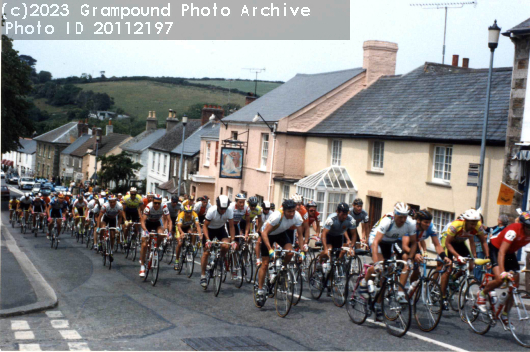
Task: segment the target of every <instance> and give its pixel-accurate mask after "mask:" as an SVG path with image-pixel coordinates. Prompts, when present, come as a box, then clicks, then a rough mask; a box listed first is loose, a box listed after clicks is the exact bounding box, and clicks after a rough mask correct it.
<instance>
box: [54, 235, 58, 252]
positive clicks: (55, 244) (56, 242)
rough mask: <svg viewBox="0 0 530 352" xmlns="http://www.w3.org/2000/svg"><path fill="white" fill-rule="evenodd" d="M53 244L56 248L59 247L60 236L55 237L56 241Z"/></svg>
mask: <svg viewBox="0 0 530 352" xmlns="http://www.w3.org/2000/svg"><path fill="white" fill-rule="evenodd" d="M53 246H54V247H55V249H57V247H59V237H55V243H54V244H53Z"/></svg>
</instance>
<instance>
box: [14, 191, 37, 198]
mask: <svg viewBox="0 0 530 352" xmlns="http://www.w3.org/2000/svg"><path fill="white" fill-rule="evenodd" d="M39 197H42V193H40V192H39ZM15 198H16V197H15Z"/></svg>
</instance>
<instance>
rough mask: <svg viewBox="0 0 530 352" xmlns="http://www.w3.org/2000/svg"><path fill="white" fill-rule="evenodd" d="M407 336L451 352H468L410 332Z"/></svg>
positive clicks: (379, 323) (371, 321) (368, 320)
mask: <svg viewBox="0 0 530 352" xmlns="http://www.w3.org/2000/svg"><path fill="white" fill-rule="evenodd" d="M366 321H367V322H369V323H372V324H376V325H379V326H383V327H385V326H386V325H385V324H383V323H381V322H380V321H374V320H373V319H367V320H366ZM407 336H412V337H415V338H417V339H418V340H422V341H425V342H429V343H432V344H435V345H438V346H441V347H444V348H447V349H448V350H451V351H456V352H468V351H467V350H464V349H463V348H460V347H456V346H453V345H449V344H447V343H445V342H441V341H437V340H434V339H431V338H429V337H425V336H423V335H419V334H416V333H414V332H410V330H409V331H407Z"/></svg>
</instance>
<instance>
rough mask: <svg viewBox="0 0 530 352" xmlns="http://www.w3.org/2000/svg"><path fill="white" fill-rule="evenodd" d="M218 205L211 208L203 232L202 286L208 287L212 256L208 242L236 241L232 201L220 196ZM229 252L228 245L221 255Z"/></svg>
mask: <svg viewBox="0 0 530 352" xmlns="http://www.w3.org/2000/svg"><path fill="white" fill-rule="evenodd" d="M215 203H216V205H214V206H211V207H210V209H209V210H208V212H207V213H206V216H205V218H204V225H202V231H203V234H204V236H203V238H202V243H203V248H204V249H205V250H204V252H203V254H202V258H201V286H202V287H206V285H207V280H206V265H207V262H208V256H209V255H210V245H209V243H208V242H207V241H210V239H214V238H217V239H218V240H219V241H221V242H225V243H227V244H228V243H229V242H230V241H232V242H233V241H234V237H235V229H234V227H235V226H234V212H233V210H232V207H230V200H229V199H228V197H227V196H225V195H220V196H219V197H217V199H216V202H215ZM227 222H228V231H229V234H230V241H229V240H228V233H226V226H225V225H226V223H227ZM227 250H228V245H223V246H222V247H221V255H223V256H224V255H225V253H226V251H227Z"/></svg>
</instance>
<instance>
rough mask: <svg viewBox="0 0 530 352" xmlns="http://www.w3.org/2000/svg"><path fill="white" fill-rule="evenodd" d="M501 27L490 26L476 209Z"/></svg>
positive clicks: (480, 199) (479, 195) (476, 206)
mask: <svg viewBox="0 0 530 352" xmlns="http://www.w3.org/2000/svg"><path fill="white" fill-rule="evenodd" d="M500 33H501V29H500V28H499V26H497V20H495V22H494V23H493V26H490V27H488V47H489V48H490V51H491V54H490V69H489V72H488V88H487V90H486V110H485V111H484V125H483V127H482V143H481V145H480V169H479V174H478V177H479V178H478V187H477V203H476V205H475V208H476V209H479V208H480V203H481V201H482V184H483V182H484V159H485V157H486V132H487V129H488V117H489V109H490V91H491V75H492V72H493V54H494V53H495V49H497V46H498V44H499V34H500Z"/></svg>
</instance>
